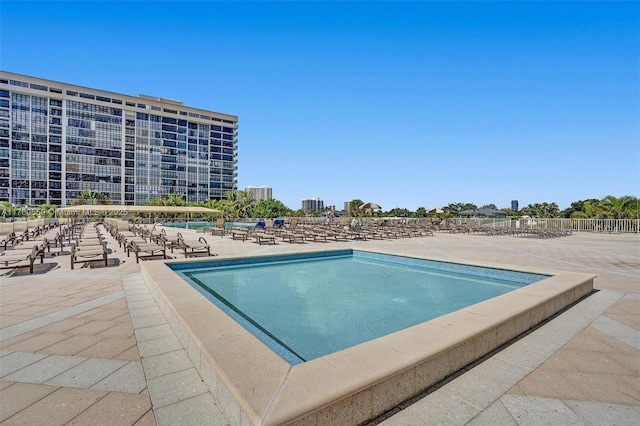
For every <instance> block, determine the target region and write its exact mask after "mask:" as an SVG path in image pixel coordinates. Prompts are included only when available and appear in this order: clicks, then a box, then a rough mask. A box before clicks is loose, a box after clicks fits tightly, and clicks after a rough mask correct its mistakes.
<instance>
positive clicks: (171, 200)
mask: <svg viewBox="0 0 640 426" xmlns="http://www.w3.org/2000/svg"><path fill="white" fill-rule="evenodd" d="M186 204H187V203H186V202H185V199H184V197H183V196H182V195H178V194H168V195H167V197H166V198H165V204H164V205H165V206H184V205H186Z"/></svg>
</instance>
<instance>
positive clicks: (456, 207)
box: [442, 203, 478, 217]
mask: <svg viewBox="0 0 640 426" xmlns="http://www.w3.org/2000/svg"><path fill="white" fill-rule="evenodd" d="M477 208H478V206H476V205H475V204H473V203H451V204H449V205H448V206H446V207H444V208H443V209H442V210H444V212H445V213H446V214H447V216H449V217H451V216H460V213H462V212H463V211H465V210H476V209H477Z"/></svg>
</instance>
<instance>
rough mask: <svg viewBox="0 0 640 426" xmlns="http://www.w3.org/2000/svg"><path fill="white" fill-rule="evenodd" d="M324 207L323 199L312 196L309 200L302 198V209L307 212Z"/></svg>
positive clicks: (316, 210) (317, 210)
mask: <svg viewBox="0 0 640 426" xmlns="http://www.w3.org/2000/svg"><path fill="white" fill-rule="evenodd" d="M322 209H324V201H322V200H321V199H320V198H313V199H309V200H302V211H303V212H305V213H307V212H310V211H312V212H319V211H321V210H322Z"/></svg>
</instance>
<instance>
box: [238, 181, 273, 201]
mask: <svg viewBox="0 0 640 426" xmlns="http://www.w3.org/2000/svg"><path fill="white" fill-rule="evenodd" d="M244 190H245V191H247V192H249V193H250V194H251V199H252V200H253V201H255V202H256V203H257V202H260V201H265V200H270V199H272V198H273V189H272V188H269V187H267V186H251V185H249V186H247V187H246V188H245V189H244Z"/></svg>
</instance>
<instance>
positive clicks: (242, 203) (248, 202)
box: [236, 191, 255, 217]
mask: <svg viewBox="0 0 640 426" xmlns="http://www.w3.org/2000/svg"><path fill="white" fill-rule="evenodd" d="M254 203H255V201H254V200H253V198H251V192H249V191H242V192H240V196H239V197H238V199H237V200H236V209H237V212H238V216H239V217H247V216H249V212H250V211H251V207H252V206H253V204H254Z"/></svg>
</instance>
